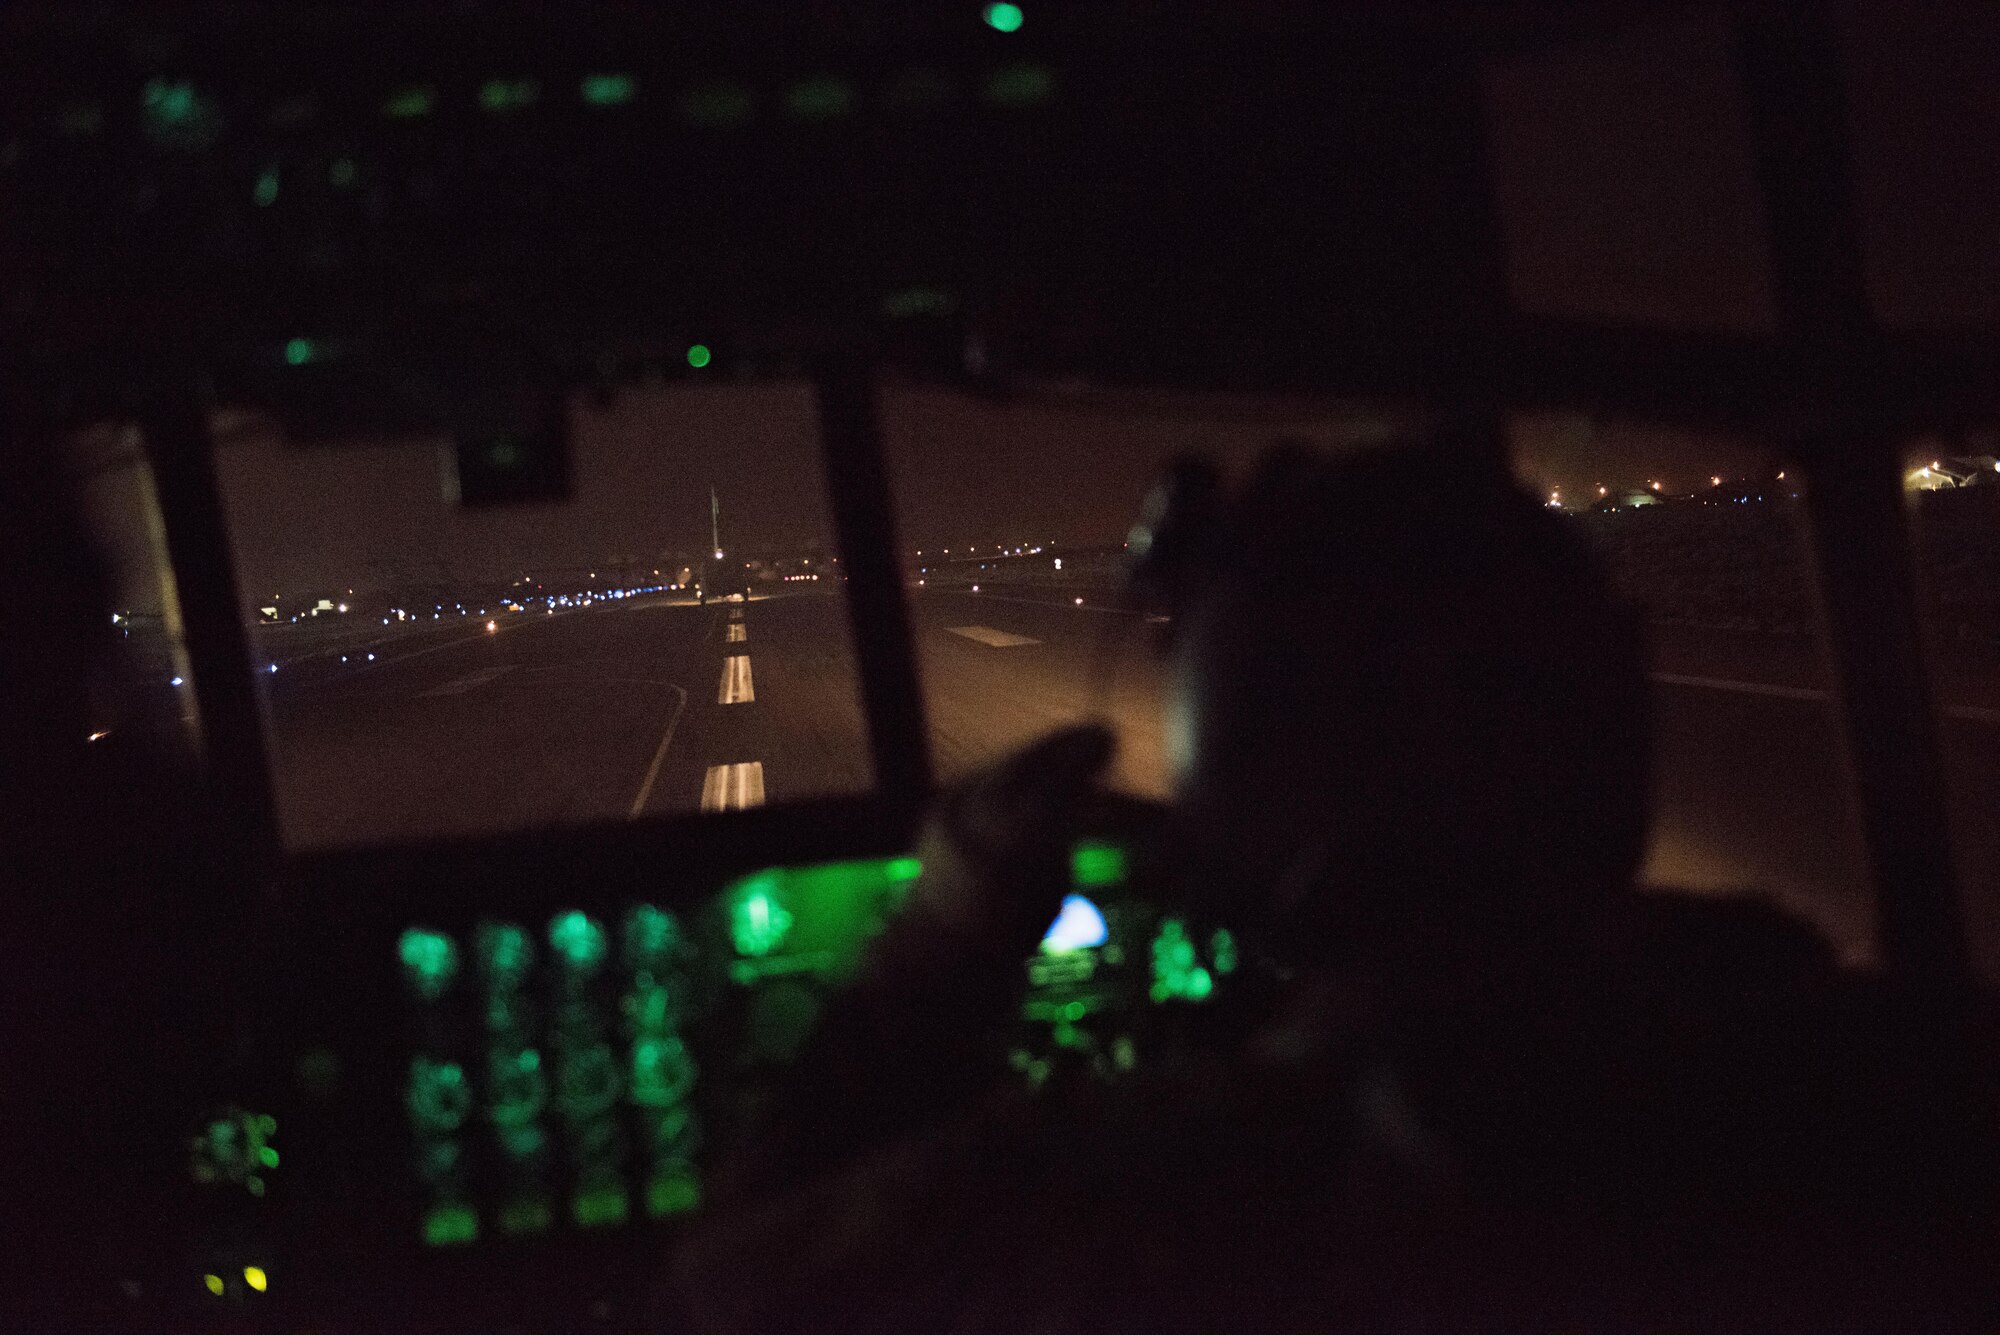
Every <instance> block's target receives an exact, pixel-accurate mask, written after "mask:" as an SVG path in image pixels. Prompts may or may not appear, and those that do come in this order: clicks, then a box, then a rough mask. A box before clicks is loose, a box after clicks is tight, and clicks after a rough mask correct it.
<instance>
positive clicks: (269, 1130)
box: [257, 1113, 278, 1136]
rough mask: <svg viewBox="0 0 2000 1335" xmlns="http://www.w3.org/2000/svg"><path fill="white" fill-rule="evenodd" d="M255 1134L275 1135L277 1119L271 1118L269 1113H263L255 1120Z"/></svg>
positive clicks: (276, 1132)
mask: <svg viewBox="0 0 2000 1335" xmlns="http://www.w3.org/2000/svg"><path fill="white" fill-rule="evenodd" d="M257 1134H258V1135H260V1136H275V1135H277V1134H278V1119H277V1118H275V1117H273V1116H271V1114H269V1113H265V1114H264V1115H263V1116H261V1117H259V1118H258V1119H257Z"/></svg>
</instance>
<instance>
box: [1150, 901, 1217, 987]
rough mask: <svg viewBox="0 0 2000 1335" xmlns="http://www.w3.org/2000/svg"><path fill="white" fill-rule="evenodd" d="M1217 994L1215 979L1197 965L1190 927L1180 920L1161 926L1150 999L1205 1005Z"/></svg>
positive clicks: (1156, 940) (1173, 920)
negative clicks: (1195, 1002)
mask: <svg viewBox="0 0 2000 1335" xmlns="http://www.w3.org/2000/svg"><path fill="white" fill-rule="evenodd" d="M1214 990H1215V979H1214V977H1213V976H1212V975H1211V974H1210V973H1209V971H1208V970H1207V969H1204V968H1202V967H1201V966H1200V965H1198V964H1196V963H1195V952H1194V942H1192V941H1190V940H1188V937H1187V928H1186V926H1185V925H1184V924H1183V923H1182V922H1181V921H1180V919H1178V918H1169V919H1167V920H1166V921H1165V922H1163V923H1161V924H1160V932H1159V935H1158V936H1156V937H1154V938H1153V985H1152V987H1151V988H1149V989H1148V990H1147V995H1148V996H1150V997H1151V998H1152V999H1153V1000H1154V1001H1172V1000H1180V1001H1201V1000H1203V999H1205V998H1206V997H1207V996H1208V995H1209V994H1210V993H1211V992H1213V991H1214Z"/></svg>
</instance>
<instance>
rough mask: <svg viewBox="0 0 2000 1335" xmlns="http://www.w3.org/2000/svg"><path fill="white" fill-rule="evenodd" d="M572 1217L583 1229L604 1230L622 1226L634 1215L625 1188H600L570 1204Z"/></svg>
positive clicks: (588, 1192)
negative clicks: (618, 1225)
mask: <svg viewBox="0 0 2000 1335" xmlns="http://www.w3.org/2000/svg"><path fill="white" fill-rule="evenodd" d="M569 1212H570V1217H571V1218H573V1219H575V1220H576V1222H577V1224H578V1226H579V1227H582V1228H602V1227H605V1226H606V1225H609V1224H622V1223H624V1222H625V1221H626V1219H627V1218H629V1217H630V1216H631V1213H632V1201H631V1198H630V1197H628V1196H627V1195H626V1194H625V1188H623V1187H617V1186H613V1187H599V1188H598V1189H597V1190H595V1191H587V1192H585V1193H584V1194H583V1195H581V1196H578V1197H577V1198H576V1199H575V1200H573V1201H571V1202H570V1207H569Z"/></svg>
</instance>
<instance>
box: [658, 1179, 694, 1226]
mask: <svg viewBox="0 0 2000 1335" xmlns="http://www.w3.org/2000/svg"><path fill="white" fill-rule="evenodd" d="M700 1204H701V1183H699V1182H698V1181H696V1180H695V1179H694V1178H693V1177H692V1176H689V1175H687V1174H684V1173H671V1174H668V1175H666V1176H662V1177H656V1178H654V1179H653V1180H652V1181H651V1182H648V1183H647V1184H646V1213H647V1214H649V1215H651V1216H652V1217H653V1218H655V1219H659V1218H662V1217H664V1216H666V1215H671V1214H686V1213H687V1212H688V1211H690V1210H693V1209H695V1208H697V1207H698V1206H700Z"/></svg>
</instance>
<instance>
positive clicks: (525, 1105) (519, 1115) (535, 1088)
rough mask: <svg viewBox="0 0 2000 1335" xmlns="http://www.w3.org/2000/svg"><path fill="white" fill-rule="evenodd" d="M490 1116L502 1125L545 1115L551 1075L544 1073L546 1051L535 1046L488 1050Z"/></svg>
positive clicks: (532, 1119) (526, 1121)
mask: <svg viewBox="0 0 2000 1335" xmlns="http://www.w3.org/2000/svg"><path fill="white" fill-rule="evenodd" d="M487 1071H488V1073H489V1080H490V1084H491V1088H490V1090H489V1091H488V1096H487V1097H488V1107H487V1116H489V1117H491V1118H492V1119H493V1122H494V1124H495V1125H497V1126H500V1127H503V1128H504V1127H519V1126H525V1125H526V1124H528V1123H530V1122H533V1121H534V1120H535V1119H536V1118H537V1117H539V1116H541V1112H542V1107H543V1105H544V1104H546V1103H547V1102H548V1098H549V1084H548V1078H547V1077H546V1076H544V1075H543V1074H542V1054H541V1053H539V1052H537V1051H536V1050H535V1049H533V1048H523V1049H522V1050H521V1051H519V1052H512V1053H510V1052H506V1051H504V1050H497V1049H496V1050H495V1051H494V1052H492V1053H490V1054H488V1058H487Z"/></svg>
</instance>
